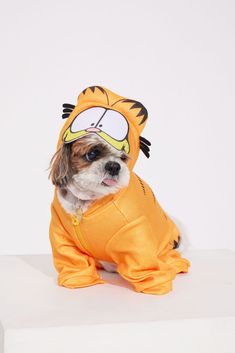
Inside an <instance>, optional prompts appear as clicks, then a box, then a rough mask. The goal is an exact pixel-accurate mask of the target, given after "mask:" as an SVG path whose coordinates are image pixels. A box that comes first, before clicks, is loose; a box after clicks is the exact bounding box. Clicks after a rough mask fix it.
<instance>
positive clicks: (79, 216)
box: [72, 207, 82, 226]
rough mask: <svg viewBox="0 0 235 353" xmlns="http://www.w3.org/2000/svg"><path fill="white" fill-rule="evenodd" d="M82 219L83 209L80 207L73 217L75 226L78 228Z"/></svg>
mask: <svg viewBox="0 0 235 353" xmlns="http://www.w3.org/2000/svg"><path fill="white" fill-rule="evenodd" d="M81 219H82V209H81V207H79V208H78V209H77V213H76V214H75V215H73V216H72V223H73V225H74V226H77V225H78V224H79V223H80V221H81Z"/></svg>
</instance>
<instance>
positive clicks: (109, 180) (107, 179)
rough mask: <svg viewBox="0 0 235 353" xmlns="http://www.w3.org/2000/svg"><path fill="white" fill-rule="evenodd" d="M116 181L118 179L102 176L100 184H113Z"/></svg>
mask: <svg viewBox="0 0 235 353" xmlns="http://www.w3.org/2000/svg"><path fill="white" fill-rule="evenodd" d="M117 182H118V181H117V180H116V179H112V178H104V179H103V181H102V183H101V184H102V185H104V186H114V185H116V184H117Z"/></svg>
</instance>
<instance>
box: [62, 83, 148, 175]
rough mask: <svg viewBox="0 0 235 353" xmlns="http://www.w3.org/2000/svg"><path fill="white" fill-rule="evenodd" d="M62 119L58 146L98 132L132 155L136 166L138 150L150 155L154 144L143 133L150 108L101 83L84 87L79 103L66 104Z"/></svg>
mask: <svg viewBox="0 0 235 353" xmlns="http://www.w3.org/2000/svg"><path fill="white" fill-rule="evenodd" d="M63 108H64V109H63V115H62V118H63V119H67V120H66V122H65V124H64V126H63V128H62V130H61V133H60V137H59V141H58V146H57V147H58V148H59V146H60V145H61V144H62V143H70V142H72V141H75V140H77V139H79V138H81V137H82V136H84V135H87V134H89V133H93V134H94V133H95V134H97V135H99V136H100V137H101V138H103V139H104V140H105V141H106V142H108V143H109V144H110V145H112V146H113V147H114V148H116V149H118V150H123V151H125V152H126V153H127V154H129V155H130V161H129V163H128V166H129V167H130V168H133V166H134V164H135V161H136V160H137V158H138V154H139V150H140V149H141V150H142V151H143V153H144V154H145V155H146V157H147V158H149V146H150V145H151V143H150V142H149V141H148V140H147V139H145V138H144V137H142V136H140V134H141V132H142V131H143V129H144V127H145V124H146V120H147V118H148V112H147V109H146V108H145V107H144V106H143V105H142V104H141V103H140V102H138V101H136V100H133V99H126V98H124V97H122V96H119V95H117V94H116V93H114V92H112V91H110V90H108V89H107V88H104V87H100V86H91V87H88V88H85V89H84V90H83V91H82V92H81V93H80V95H79V96H78V99H77V105H76V106H74V105H73V104H69V103H65V104H63Z"/></svg>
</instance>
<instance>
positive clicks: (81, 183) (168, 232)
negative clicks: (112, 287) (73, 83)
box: [50, 86, 190, 294]
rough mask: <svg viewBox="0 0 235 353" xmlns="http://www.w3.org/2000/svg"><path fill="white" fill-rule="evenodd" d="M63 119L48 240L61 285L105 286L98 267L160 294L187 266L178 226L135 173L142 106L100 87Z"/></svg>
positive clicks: (142, 144) (146, 145)
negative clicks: (183, 256) (181, 247)
mask: <svg viewBox="0 0 235 353" xmlns="http://www.w3.org/2000/svg"><path fill="white" fill-rule="evenodd" d="M63 107H64V111H63V113H64V114H63V115H62V117H63V118H64V119H66V121H65V124H64V125H63V127H62V130H61V132H60V135H59V139H58V144H57V151H56V153H55V154H54V156H53V157H52V160H51V164H50V166H51V170H50V178H51V180H52V183H53V184H54V186H55V193H54V199H53V202H52V204H51V222H50V242H51V246H52V253H53V261H54V265H55V268H56V270H57V272H58V280H57V281H58V284H59V285H60V286H64V287H67V288H81V287H86V286H92V285H95V284H102V283H105V281H104V280H103V279H102V278H101V277H100V273H99V272H98V271H97V270H98V269H105V270H107V271H111V272H118V273H119V274H120V275H121V276H122V277H123V278H125V279H126V280H127V281H128V282H130V283H131V284H132V286H133V287H134V290H135V291H137V292H143V293H147V294H165V293H168V292H169V291H170V290H171V289H172V281H173V279H174V278H175V277H176V274H178V273H185V272H187V271H188V268H189V266H190V263H189V261H188V260H186V259H184V258H182V257H181V254H180V253H179V252H178V251H177V250H176V248H177V247H178V244H179V241H180V234H179V230H178V229H177V227H176V225H175V224H174V222H173V221H172V220H171V219H170V217H169V216H168V215H167V213H166V212H165V211H164V210H163V209H162V207H161V206H160V204H159V203H158V201H157V199H156V197H155V194H154V192H153V191H152V189H151V188H150V186H149V185H148V184H147V183H146V182H145V181H144V180H143V179H141V178H140V177H139V176H138V175H137V174H136V173H135V172H134V171H133V168H134V165H135V162H136V160H137V158H138V155H139V152H140V151H142V152H143V153H144V154H145V156H146V157H147V158H149V153H150V145H151V144H150V142H149V141H148V140H147V139H146V138H144V137H143V136H141V133H142V131H143V129H144V126H145V124H146V121H147V118H148V113H147V109H146V108H145V107H144V106H143V105H142V104H141V103H140V102H138V101H135V100H132V99H126V98H124V97H122V96H119V95H117V94H116V93H114V92H112V91H110V90H108V89H106V88H104V87H100V86H92V87H88V88H86V89H85V90H84V91H82V92H81V94H80V95H79V96H78V101H77V105H76V106H75V105H72V104H68V103H66V104H64V105H63Z"/></svg>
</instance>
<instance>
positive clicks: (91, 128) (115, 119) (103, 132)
mask: <svg viewBox="0 0 235 353" xmlns="http://www.w3.org/2000/svg"><path fill="white" fill-rule="evenodd" d="M128 131H129V124H128V122H127V120H126V118H125V117H124V116H123V115H122V114H121V113H119V112H117V111H115V110H112V109H106V108H103V107H92V108H89V109H86V110H84V111H82V112H81V113H80V114H78V115H77V116H76V117H75V119H74V120H73V122H72V124H71V125H70V127H69V128H68V129H67V130H66V131H65V134H64V142H66V143H68V142H71V141H74V140H77V139H78V138H80V137H82V136H84V135H86V134H88V133H96V134H98V135H99V136H101V137H102V138H103V139H104V140H106V141H107V142H108V143H110V144H111V145H112V146H113V147H115V148H116V149H118V150H124V151H125V152H126V153H129V150H130V147H129V143H128V137H127V135H128Z"/></svg>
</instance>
